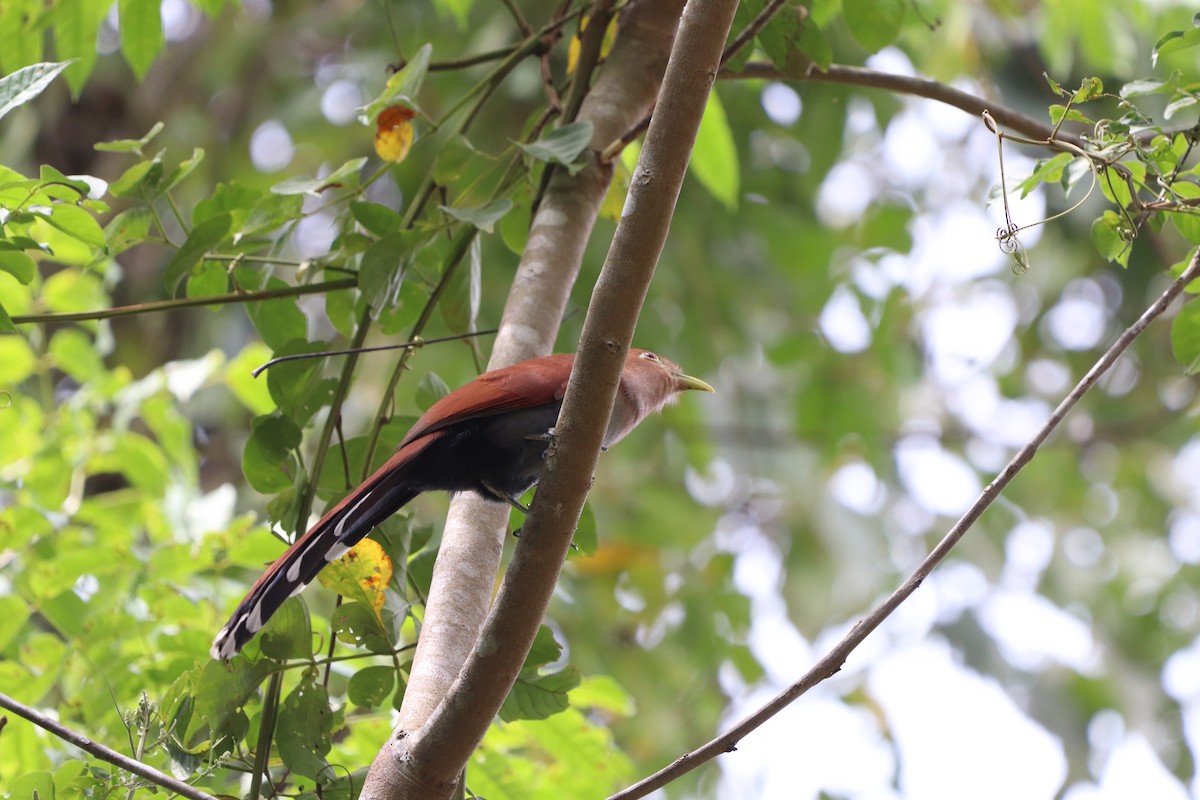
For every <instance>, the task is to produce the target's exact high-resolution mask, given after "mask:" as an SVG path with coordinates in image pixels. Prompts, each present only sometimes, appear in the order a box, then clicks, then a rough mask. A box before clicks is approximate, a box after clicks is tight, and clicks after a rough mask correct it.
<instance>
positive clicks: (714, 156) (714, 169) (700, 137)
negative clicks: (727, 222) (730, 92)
mask: <svg viewBox="0 0 1200 800" xmlns="http://www.w3.org/2000/svg"><path fill="white" fill-rule="evenodd" d="M688 168H689V170H690V171H691V173H692V174H693V175H695V176H696V179H697V180H699V181H700V183H701V185H703V186H704V188H705V189H708V191H709V194H711V195H712V196H713V197H715V198H716V199H717V200H719V201H720V202H721V204H722V205H724V206H725V208H726V209H728V210H729V211H736V210H737V201H738V193H739V182H740V177H739V173H738V152H737V146H736V145H735V144H734V143H733V132H732V131H731V130H730V128H729V120H728V118H727V117H726V116H725V108H724V107H723V106H722V105H721V100H720V98H719V97H717V93H716V92H711V93H710V94H709V95H708V105H707V106H705V109H704V118H703V119H701V120H700V130H699V131H698V132H697V133H696V146H695V149H693V151H692V160H691V163H690V164H688Z"/></svg>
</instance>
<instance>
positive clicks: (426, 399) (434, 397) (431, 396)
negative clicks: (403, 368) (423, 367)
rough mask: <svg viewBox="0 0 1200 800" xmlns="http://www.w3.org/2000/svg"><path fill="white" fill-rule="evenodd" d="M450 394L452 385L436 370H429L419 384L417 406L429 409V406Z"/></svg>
mask: <svg viewBox="0 0 1200 800" xmlns="http://www.w3.org/2000/svg"><path fill="white" fill-rule="evenodd" d="M448 394H450V386H449V384H447V383H446V382H445V381H444V380H442V379H441V376H439V375H438V374H437V373H436V372H427V373H425V376H424V377H423V378H421V381H420V382H419V383H418V384H417V397H416V400H417V408H419V409H421V410H422V411H428V410H429V407H430V406H432V405H433V404H434V403H436V402H437V401H438V400H441V399H442V398H443V397H445V396H446V395H448Z"/></svg>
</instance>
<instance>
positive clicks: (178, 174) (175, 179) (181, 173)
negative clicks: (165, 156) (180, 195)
mask: <svg viewBox="0 0 1200 800" xmlns="http://www.w3.org/2000/svg"><path fill="white" fill-rule="evenodd" d="M203 160H204V151H203V150H202V149H200V148H199V147H196V148H193V149H192V157H191V158H187V159H184V160H183V161H180V162H179V165H178V166H177V167H175V169H173V170H171V173H170V174H169V175H167V177H166V179H165V180H164V181H163V183H162V191H164V192H165V191H167V190H168V189H170V188H171V187H173V186H175V185H176V184H178V183H179V182H180V181H182V180H183V179H184V178H186V177H187V176H188V175H191V174H192V173H193V172H194V171H195V169H196V167H198V166H200V162H201V161H203Z"/></svg>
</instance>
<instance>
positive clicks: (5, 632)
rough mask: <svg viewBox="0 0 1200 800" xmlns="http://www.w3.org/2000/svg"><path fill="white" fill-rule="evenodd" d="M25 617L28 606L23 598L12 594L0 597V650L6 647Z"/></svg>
mask: <svg viewBox="0 0 1200 800" xmlns="http://www.w3.org/2000/svg"><path fill="white" fill-rule="evenodd" d="M27 619H29V607H28V606H26V605H25V601H24V600H22V599H20V598H19V597H14V596H12V595H7V596H4V597H0V651H3V650H4V649H5V648H6V647H8V644H9V642H11V641H12V640H13V637H15V636H16V635H17V633H18V632H19V631H20V630H21V627H22V626H23V625H24V624H25V620H27Z"/></svg>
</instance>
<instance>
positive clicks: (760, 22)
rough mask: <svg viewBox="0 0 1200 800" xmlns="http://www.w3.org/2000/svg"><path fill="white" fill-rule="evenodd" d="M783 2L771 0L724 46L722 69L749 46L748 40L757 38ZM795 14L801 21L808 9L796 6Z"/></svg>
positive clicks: (781, 0)
mask: <svg viewBox="0 0 1200 800" xmlns="http://www.w3.org/2000/svg"><path fill="white" fill-rule="evenodd" d="M784 2H785V0H771V2H769V3H767V4H766V5H765V6H763V10H762V11H760V12H758V16H757V17H755V18H754V19H752V20H750V24H749V25H747V26H746V27H745V28H743V29H742V31H741V33H739V34H738V35H737V36H735V37H733V41H731V42H730V43H729V44H728V45H726V47H725V52H723V53H721V66H722V67H723V66H725V65H726V64H728V63H729V59H731V58H733V57H734V56H736V55H737V54H738V53H740V52H742V48H743V47H745V46H746V45H748V44H750V40H752V39H753V38H754V37H755V36H758V32H759V31H761V30H762V29H763V28H765V27H766V25H767V23H768V22H770V21H771V18H772V17H774V16H775V15H776V14H777V13H779V9H780V8H782V7H783V4H784ZM796 13H798V14H800V15H801V17H800V19H801V20H803V19H804V18H806V17H807V16H808V9H806V8H805V7H804V6H797V8H796Z"/></svg>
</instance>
